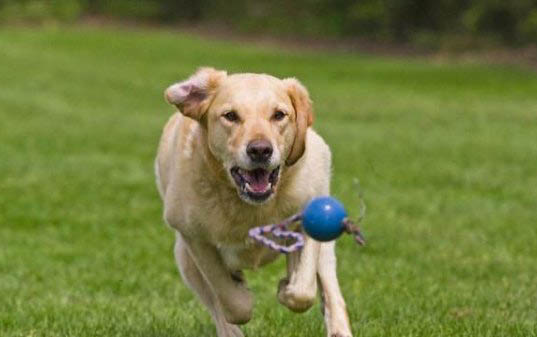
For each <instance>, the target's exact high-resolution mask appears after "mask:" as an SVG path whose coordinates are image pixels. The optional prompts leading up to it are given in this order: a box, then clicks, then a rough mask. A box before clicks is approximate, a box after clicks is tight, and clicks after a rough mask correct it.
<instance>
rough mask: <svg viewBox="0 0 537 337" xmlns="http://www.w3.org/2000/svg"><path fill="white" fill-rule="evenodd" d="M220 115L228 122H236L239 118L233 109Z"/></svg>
mask: <svg viewBox="0 0 537 337" xmlns="http://www.w3.org/2000/svg"><path fill="white" fill-rule="evenodd" d="M222 117H224V118H225V119H227V120H228V121H230V122H237V121H238V120H239V115H237V112H235V111H233V110H231V111H228V112H226V113H225V114H223V115H222Z"/></svg>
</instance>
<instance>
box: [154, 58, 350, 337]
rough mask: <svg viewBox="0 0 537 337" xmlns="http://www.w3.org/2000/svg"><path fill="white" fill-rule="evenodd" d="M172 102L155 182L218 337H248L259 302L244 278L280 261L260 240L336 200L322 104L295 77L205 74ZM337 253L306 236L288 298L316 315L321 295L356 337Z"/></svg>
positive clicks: (292, 265) (170, 94)
mask: <svg viewBox="0 0 537 337" xmlns="http://www.w3.org/2000/svg"><path fill="white" fill-rule="evenodd" d="M165 99H166V100H167V101H168V102H169V103H170V104H172V105H174V106H176V107H177V109H178V112H176V113H175V114H174V115H173V116H172V117H171V118H170V119H169V121H168V122H167V124H166V126H165V127H164V131H163V134H162V137H161V140H160V144H159V149H158V154H157V158H156V160H155V172H156V181H157V188H158V190H159V193H160V196H161V198H162V200H163V203H164V220H165V222H166V223H167V224H168V225H169V226H170V227H171V228H172V229H173V230H174V231H175V235H176V244H175V248H174V251H175V259H176V262H177V265H178V267H179V271H180V273H181V276H182V278H183V280H184V282H185V283H186V284H187V285H188V287H189V288H190V289H191V290H192V291H193V292H194V293H196V295H197V296H198V297H199V299H200V300H201V302H202V303H203V304H204V305H205V307H207V309H208V311H209V312H210V314H211V316H212V318H213V320H214V323H215V325H216V330H217V335H218V336H219V337H239V336H243V334H242V332H241V330H240V328H239V325H241V324H245V323H247V322H248V321H249V320H250V318H251V316H252V307H253V298H252V294H251V293H250V291H249V289H248V288H247V286H246V280H245V279H244V275H243V273H242V270H244V269H254V270H255V269H256V268H259V267H261V266H263V265H265V264H267V263H270V262H272V261H274V260H275V259H276V258H277V257H278V253H277V252H275V251H272V250H270V249H268V248H265V247H264V246H262V245H260V244H258V243H255V242H253V241H252V240H251V239H249V237H248V230H249V229H251V228H252V227H255V226H259V225H264V224H269V223H278V222H280V221H282V220H283V219H285V218H287V217H289V216H291V215H293V214H295V213H297V212H298V211H300V210H301V209H302V208H303V207H304V206H305V204H306V203H307V202H308V201H309V200H311V199H312V198H314V197H317V196H322V195H329V193H330V174H331V152H330V149H329V147H328V146H327V144H326V143H325V142H324V140H323V139H322V138H321V137H320V136H319V135H318V134H317V133H316V132H315V131H314V130H313V129H311V128H310V126H311V125H312V123H313V109H312V102H311V100H310V97H309V94H308V91H307V90H306V88H305V87H304V86H303V85H302V84H301V83H300V82H299V81H298V80H297V79H295V78H286V79H278V78H276V77H273V76H270V75H266V74H251V73H244V74H231V75H228V74H227V73H226V72H225V71H221V70H216V69H213V68H200V69H199V70H198V71H197V72H195V73H194V74H193V75H192V76H191V77H190V78H188V79H186V80H184V81H183V82H179V83H176V84H173V85H171V86H170V87H169V88H168V89H167V90H166V91H165ZM334 248H335V247H334V242H333V241H332V242H326V243H321V242H317V241H315V240H313V239H311V238H309V237H306V240H305V245H304V247H303V249H302V250H301V251H299V252H294V253H291V254H289V255H287V276H286V277H285V278H283V279H282V280H281V281H280V282H279V285H278V291H277V297H278V300H279V302H280V303H282V304H283V305H285V306H286V307H287V308H289V309H290V310H292V311H294V312H304V311H306V310H308V309H309V308H310V307H311V306H312V305H313V303H314V301H315V297H316V294H317V288H318V287H319V289H320V294H321V300H322V311H323V314H324V320H325V325H326V330H327V335H328V336H329V337H350V336H351V335H352V333H351V329H350V324H349V319H348V315H347V311H346V306H345V301H344V299H343V296H342V295H341V291H340V287H339V283H338V279H337V275H336V256H335V252H334Z"/></svg>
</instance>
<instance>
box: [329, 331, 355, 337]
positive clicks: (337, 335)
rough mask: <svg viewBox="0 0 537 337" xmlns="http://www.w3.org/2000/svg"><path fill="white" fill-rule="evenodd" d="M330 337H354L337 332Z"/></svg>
mask: <svg viewBox="0 0 537 337" xmlns="http://www.w3.org/2000/svg"><path fill="white" fill-rule="evenodd" d="M328 337H352V335H351V334H350V333H340V332H335V333H331V334H329V335H328Z"/></svg>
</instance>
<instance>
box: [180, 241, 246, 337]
mask: <svg viewBox="0 0 537 337" xmlns="http://www.w3.org/2000/svg"><path fill="white" fill-rule="evenodd" d="M176 238H177V239H176V242H175V260H176V261H177V266H178V267H179V271H180V272H181V276H182V277H183V280H184V281H185V283H186V284H187V285H188V287H189V288H190V289H192V290H193V291H194V292H195V293H196V294H197V295H198V297H199V299H200V300H201V302H202V303H203V304H204V305H205V306H206V307H207V309H208V310H209V312H210V314H211V316H212V318H213V320H214V322H215V324H216V331H217V334H218V337H243V336H244V335H243V334H242V332H241V329H240V328H239V327H238V326H237V325H234V324H230V323H228V322H227V321H226V319H225V317H224V314H223V312H222V308H221V305H220V303H219V302H218V300H217V299H216V296H215V295H214V293H213V291H212V289H211V288H210V287H209V284H208V283H207V281H205V279H204V278H203V275H202V274H201V273H200V271H199V269H198V267H197V266H196V264H195V262H194V260H193V259H192V257H191V256H190V253H189V251H188V249H187V247H186V244H185V242H184V241H183V238H182V237H181V235H180V234H179V233H177V235H176Z"/></svg>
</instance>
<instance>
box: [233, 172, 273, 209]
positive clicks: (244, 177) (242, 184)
mask: <svg viewBox="0 0 537 337" xmlns="http://www.w3.org/2000/svg"><path fill="white" fill-rule="evenodd" d="M279 173H280V167H279V166H278V167H277V168H275V169H274V170H272V171H269V170H266V169H264V168H256V169H253V170H245V169H242V168H240V167H238V166H235V167H233V168H232V169H231V176H232V177H233V180H235V184H237V187H238V188H239V192H240V193H241V194H242V195H243V196H246V197H248V199H250V200H252V201H255V202H262V201H265V200H267V199H268V198H269V197H270V196H271V195H272V193H274V189H275V186H276V184H277V183H278V178H279Z"/></svg>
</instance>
